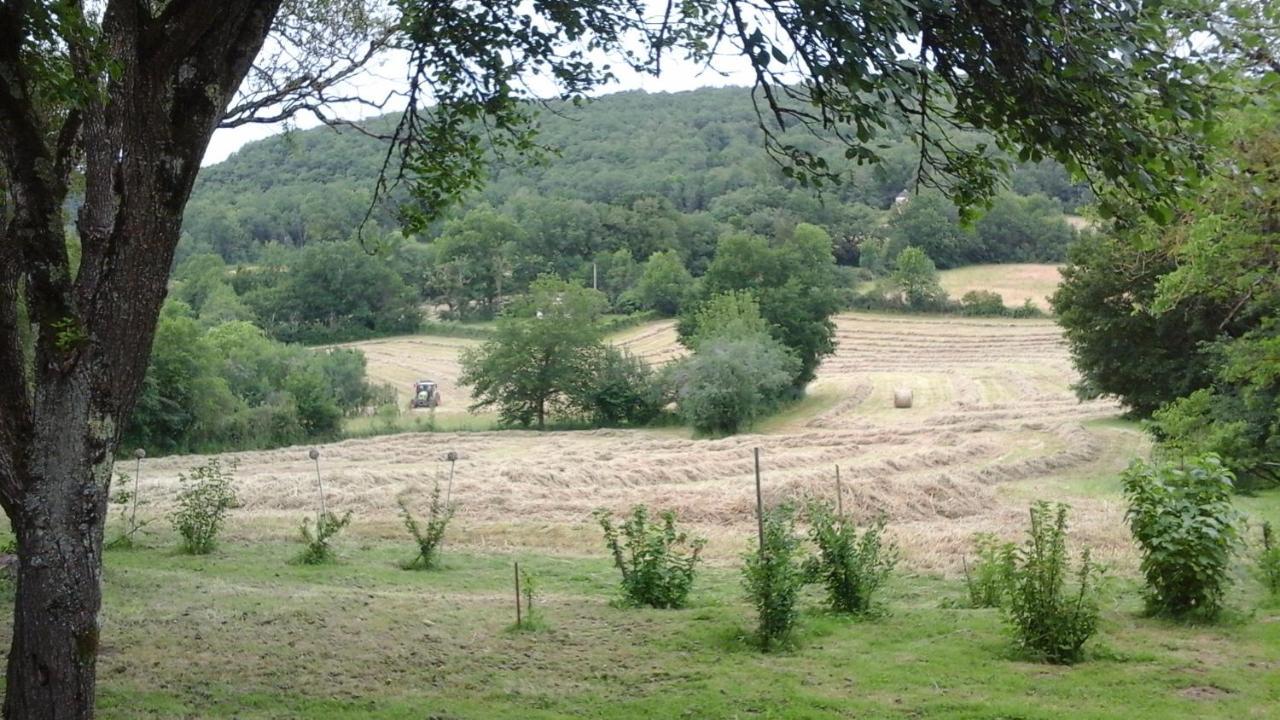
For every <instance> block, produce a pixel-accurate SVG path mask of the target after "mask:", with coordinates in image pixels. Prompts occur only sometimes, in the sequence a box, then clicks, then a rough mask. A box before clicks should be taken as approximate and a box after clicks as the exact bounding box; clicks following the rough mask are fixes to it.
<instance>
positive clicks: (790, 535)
mask: <svg viewBox="0 0 1280 720" xmlns="http://www.w3.org/2000/svg"><path fill="white" fill-rule="evenodd" d="M799 553H800V538H798V537H796V534H795V517H794V512H793V511H792V509H791V507H789V506H786V505H783V506H779V507H776V508H774V509H772V510H770V511H769V512H767V513H765V517H764V547H762V548H753V549H751V550H750V551H748V552H747V553H746V554H745V555H743V563H744V564H743V568H742V573H743V585H744V586H745V588H746V590H747V596H748V597H749V598H750V600H751V603H752V605H754V606H755V608H756V616H757V618H758V622H757V626H756V638H757V639H758V640H759V642H760V647H761V648H763V649H764V650H766V651H768V650H771V649H773V648H774V647H776V646H777V645H778V644H779V643H781V642H783V641H785V640H786V639H787V638H788V637H790V635H791V632H792V630H793V629H794V628H795V624H796V621H797V619H798V618H799V613H798V612H797V611H796V599H797V598H798V597H799V596H800V590H801V589H802V588H803V587H804V584H805V572H804V567H803V565H802V563H801V560H800V558H799Z"/></svg>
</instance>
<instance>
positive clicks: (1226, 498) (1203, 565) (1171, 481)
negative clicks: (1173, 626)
mask: <svg viewBox="0 0 1280 720" xmlns="http://www.w3.org/2000/svg"><path fill="white" fill-rule="evenodd" d="M1121 481H1122V483H1123V485H1124V494H1125V497H1126V499H1127V500H1128V502H1129V510H1128V512H1127V513H1126V518H1127V519H1128V521H1129V529H1130V530H1131V531H1132V533H1133V537H1134V539H1135V540H1137V541H1138V545H1139V547H1140V548H1141V551H1142V573H1143V575H1145V576H1146V580H1147V589H1148V597H1147V604H1148V609H1149V610H1151V611H1152V612H1157V613H1167V614H1169V615H1172V616H1175V617H1180V616H1184V615H1187V614H1190V613H1195V614H1198V615H1201V616H1203V617H1204V618H1206V619H1207V618H1212V617H1213V616H1215V615H1217V613H1218V611H1219V609H1221V606H1222V596H1223V593H1224V592H1225V590H1226V588H1227V586H1228V585H1229V584H1230V581H1231V578H1230V569H1231V568H1230V565H1231V557H1232V554H1233V553H1234V552H1235V550H1236V549H1237V547H1238V545H1239V543H1240V535H1239V530H1238V524H1239V520H1240V516H1239V514H1238V513H1237V512H1236V510H1235V508H1233V507H1232V506H1231V493H1232V487H1233V478H1232V476H1231V472H1230V471H1229V470H1227V469H1226V468H1225V467H1224V466H1223V464H1222V461H1221V460H1220V459H1218V457H1217V456H1216V455H1205V456H1203V457H1197V458H1191V459H1189V460H1187V461H1185V462H1182V463H1178V464H1174V463H1170V462H1160V463H1156V464H1149V463H1145V462H1143V461H1141V460H1135V461H1134V462H1133V464H1131V465H1130V466H1129V468H1128V469H1127V470H1125V472H1124V474H1123V475H1122V476H1121Z"/></svg>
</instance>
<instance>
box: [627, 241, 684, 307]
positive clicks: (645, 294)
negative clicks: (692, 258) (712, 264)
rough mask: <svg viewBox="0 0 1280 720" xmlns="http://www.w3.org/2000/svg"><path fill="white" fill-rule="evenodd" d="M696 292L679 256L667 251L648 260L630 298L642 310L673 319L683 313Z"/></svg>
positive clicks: (655, 254) (672, 251)
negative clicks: (681, 311)
mask: <svg viewBox="0 0 1280 720" xmlns="http://www.w3.org/2000/svg"><path fill="white" fill-rule="evenodd" d="M693 291H694V283H693V275H690V274H689V271H688V270H687V269H686V268H685V266H684V263H683V262H681V261H680V255H679V254H678V253H676V252H675V251H674V250H667V251H664V252H658V253H654V254H653V255H651V256H650V257H649V260H648V261H646V262H645V264H644V269H643V271H642V272H641V275H640V280H639V281H638V282H637V283H636V286H635V287H634V288H632V290H631V293H630V296H631V297H632V298H634V300H635V303H636V304H637V305H638V306H640V307H641V308H644V309H646V310H654V311H656V312H659V313H661V314H663V315H666V316H668V317H670V316H674V315H677V314H679V313H680V310H681V309H682V308H683V307H684V304H685V302H687V301H688V299H689V297H690V296H691V295H692V293H693Z"/></svg>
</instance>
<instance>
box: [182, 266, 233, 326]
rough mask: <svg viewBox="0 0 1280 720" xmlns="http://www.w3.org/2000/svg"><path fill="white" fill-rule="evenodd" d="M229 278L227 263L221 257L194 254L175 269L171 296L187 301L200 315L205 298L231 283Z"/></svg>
mask: <svg viewBox="0 0 1280 720" xmlns="http://www.w3.org/2000/svg"><path fill="white" fill-rule="evenodd" d="M227 278H228V270H227V263H226V262H225V261H223V259H222V258H221V257H219V256H217V255H213V254H203V255H194V256H192V257H189V258H187V259H186V260H185V261H183V263H182V264H181V265H179V266H178V267H177V269H176V270H174V273H173V281H174V283H173V293H172V294H171V297H173V298H174V299H176V300H181V301H182V302H184V303H186V304H187V306H188V307H190V308H191V310H192V311H193V312H194V313H195V314H196V315H199V314H200V313H201V311H202V310H203V308H204V303H205V300H206V299H208V297H209V296H210V295H211V294H213V293H214V292H215V291H217V289H218V288H221V287H227V286H228V285H229V283H228V280H227Z"/></svg>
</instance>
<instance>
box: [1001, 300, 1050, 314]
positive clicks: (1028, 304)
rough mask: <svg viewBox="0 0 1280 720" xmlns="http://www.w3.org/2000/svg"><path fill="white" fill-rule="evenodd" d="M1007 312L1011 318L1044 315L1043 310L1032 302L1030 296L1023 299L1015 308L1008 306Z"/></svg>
mask: <svg viewBox="0 0 1280 720" xmlns="http://www.w3.org/2000/svg"><path fill="white" fill-rule="evenodd" d="M1007 314H1008V315H1009V317H1012V318H1040V317H1044V316H1045V312H1044V311H1043V310H1041V309H1040V306H1039V305H1036V304H1035V303H1034V302H1032V301H1031V298H1027V299H1026V300H1023V301H1022V304H1021V305H1019V306H1018V307H1016V308H1009V310H1008V312H1007Z"/></svg>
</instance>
